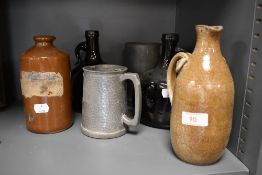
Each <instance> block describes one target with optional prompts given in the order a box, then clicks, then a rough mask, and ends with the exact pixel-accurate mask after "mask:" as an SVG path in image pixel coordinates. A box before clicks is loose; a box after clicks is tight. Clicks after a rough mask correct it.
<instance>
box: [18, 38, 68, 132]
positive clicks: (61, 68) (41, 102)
mask: <svg viewBox="0 0 262 175" xmlns="http://www.w3.org/2000/svg"><path fill="white" fill-rule="evenodd" d="M34 40H35V45H34V46H33V47H32V48H30V49H29V50H27V51H26V52H25V53H23V54H22V55H21V57H20V81H21V90H22V95H23V103H24V113H25V119H26V125H27V128H28V129H29V130H30V131H32V132H36V133H55V132H59V131H62V130H65V129H66V128H68V127H69V126H71V125H72V111H71V92H70V60H69V56H68V55H67V54H65V53H63V52H61V51H59V50H58V49H56V48H55V46H54V45H53V43H52V42H53V41H54V40H55V37H54V36H35V37H34Z"/></svg>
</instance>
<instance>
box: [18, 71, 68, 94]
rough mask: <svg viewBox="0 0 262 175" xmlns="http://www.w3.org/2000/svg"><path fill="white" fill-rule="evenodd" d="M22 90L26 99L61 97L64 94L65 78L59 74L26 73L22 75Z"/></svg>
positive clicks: (23, 72) (22, 72)
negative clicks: (33, 97)
mask: <svg viewBox="0 0 262 175" xmlns="http://www.w3.org/2000/svg"><path fill="white" fill-rule="evenodd" d="M20 76H21V77H20V81H21V90H22V94H23V96H24V97H25V98H31V97H32V96H38V97H57V96H58V97H59V96H62V95H63V93H64V88H63V77H62V76H61V74H60V73H59V72H58V73H56V72H35V71H32V72H25V71H21V73H20Z"/></svg>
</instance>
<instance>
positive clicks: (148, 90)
mask: <svg viewBox="0 0 262 175" xmlns="http://www.w3.org/2000/svg"><path fill="white" fill-rule="evenodd" d="M178 39H179V36H178V34H175V33H169V34H163V35H162V54H161V59H160V62H159V63H158V65H157V66H156V67H155V68H153V69H151V70H149V71H147V72H145V73H144V74H142V76H141V84H142V95H143V98H142V99H143V104H142V106H143V108H142V116H141V122H142V123H143V124H145V125H148V126H151V127H155V128H165V129H168V128H169V123H170V121H169V120H170V111H171V104H170V101H169V98H168V91H167V83H166V75H167V68H168V64H169V62H170V60H171V59H172V57H173V56H174V55H175V54H176V53H177V52H178V51H179V49H178V48H177V42H178Z"/></svg>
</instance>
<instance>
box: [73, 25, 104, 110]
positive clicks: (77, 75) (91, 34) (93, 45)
mask: <svg viewBox="0 0 262 175" xmlns="http://www.w3.org/2000/svg"><path fill="white" fill-rule="evenodd" d="M98 36H99V32H98V31H95V30H87V31H85V37H86V41H84V42H81V43H79V44H78V45H77V46H76V48H75V56H76V58H77V65H76V67H75V68H74V69H73V70H72V74H71V75H72V91H73V92H72V94H73V95H72V99H73V109H74V111H76V112H81V111H82V98H83V70H82V68H83V67H85V66H92V65H96V64H102V63H103V61H102V59H101V57H100V52H99V42H98ZM81 51H83V52H85V55H84V56H81Z"/></svg>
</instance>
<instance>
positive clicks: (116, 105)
mask: <svg viewBox="0 0 262 175" xmlns="http://www.w3.org/2000/svg"><path fill="white" fill-rule="evenodd" d="M83 70H84V83H83V102H82V122H81V131H82V133H83V134H85V135H87V136H89V137H94V138H115V137H119V136H122V135H124V134H125V133H126V131H127V126H136V125H138V124H139V121H140V116H141V105H142V102H141V100H142V96H141V85H140V79H139V76H138V74H137V73H127V67H124V66H119V65H109V64H100V65H95V66H86V67H84V68H83ZM125 80H131V81H132V82H133V85H134V90H135V116H134V117H129V116H128V115H127V98H126V94H127V92H126V81H125Z"/></svg>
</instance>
